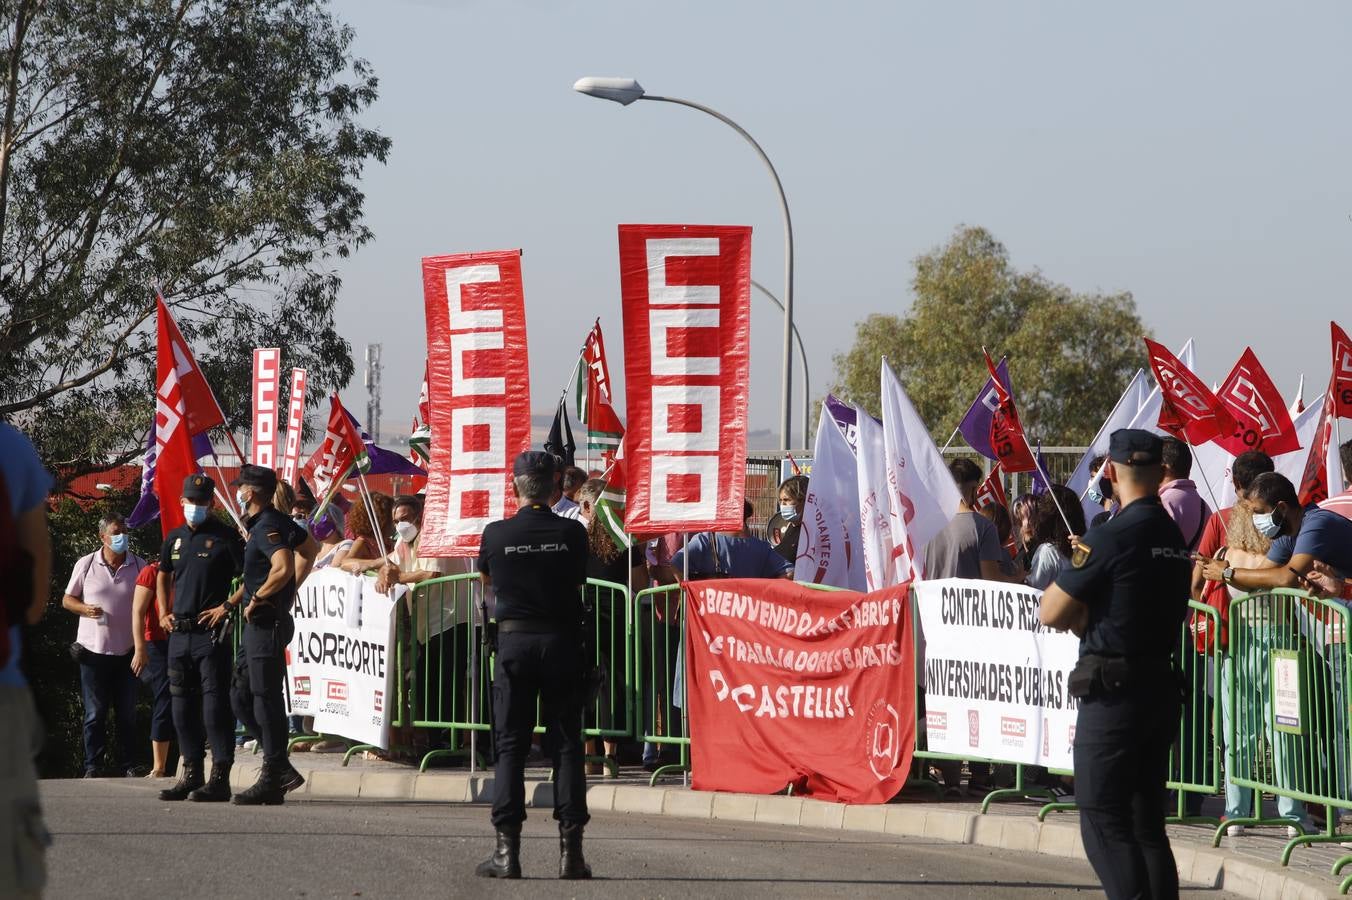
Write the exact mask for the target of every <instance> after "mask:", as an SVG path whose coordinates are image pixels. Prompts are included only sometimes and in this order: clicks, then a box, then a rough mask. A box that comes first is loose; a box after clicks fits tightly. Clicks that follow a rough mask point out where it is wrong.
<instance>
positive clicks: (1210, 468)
mask: <svg viewBox="0 0 1352 900" xmlns="http://www.w3.org/2000/svg"><path fill="white" fill-rule="evenodd" d="M1319 410H1320V405H1318V404H1317V405H1314V406H1310V407H1306V409H1305V411H1304V412H1302V413H1300V414H1299V415H1297V416H1294V417H1293V419H1292V421H1293V423H1294V424H1295V426H1296V437H1297V439H1299V441H1300V446H1301V449H1299V450H1292V451H1291V452H1290V453H1283V454H1281V455H1280V456H1274V457H1273V458H1272V464H1273V466H1274V468H1275V469H1276V471H1277V472H1278V473H1280V474H1282V475H1285V476H1286V477H1287V478H1289V479H1290V480H1291V483H1292V484H1294V485H1295V486H1296V490H1300V479H1301V478H1302V477H1303V476H1304V474H1305V459H1306V457H1307V456H1308V455H1309V447H1310V445H1311V444H1313V443H1314V441H1315V429H1316V428H1318V427H1319ZM1332 449H1333V448H1330V450H1332ZM1329 455H1330V456H1332V455H1333V454H1332V453H1330V454H1329ZM1234 462H1235V458H1234V456H1232V455H1231V454H1230V453H1228V452H1227V451H1226V450H1225V449H1224V448H1222V447H1221V446H1220V445H1219V444H1217V443H1216V442H1215V441H1208V442H1207V443H1205V444H1203V445H1201V446H1200V447H1193V448H1192V480H1193V481H1195V482H1197V490H1198V493H1200V494H1201V495H1202V499H1203V500H1205V501H1206V502H1207V503H1209V504H1211V505H1213V506H1214V505H1215V504H1217V503H1219V504H1220V509H1225V508H1226V507H1230V506H1234V505H1235V500H1236V497H1235V480H1234V477H1233V476H1232V475H1231V471H1230V468H1231V466H1233V465H1234ZM1213 493H1214V494H1215V500H1214V501H1213V500H1212V494H1213Z"/></svg>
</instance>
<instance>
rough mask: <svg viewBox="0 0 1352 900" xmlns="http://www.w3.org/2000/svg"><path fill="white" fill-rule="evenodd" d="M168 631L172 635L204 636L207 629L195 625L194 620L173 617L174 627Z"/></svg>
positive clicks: (203, 626) (195, 621)
mask: <svg viewBox="0 0 1352 900" xmlns="http://www.w3.org/2000/svg"><path fill="white" fill-rule="evenodd" d="M169 630H170V631H172V632H173V633H174V634H193V633H197V634H205V633H206V630H207V627H206V626H205V625H199V624H197V620H196V619H191V618H180V617H179V616H174V625H173V627H172V628H170V629H169Z"/></svg>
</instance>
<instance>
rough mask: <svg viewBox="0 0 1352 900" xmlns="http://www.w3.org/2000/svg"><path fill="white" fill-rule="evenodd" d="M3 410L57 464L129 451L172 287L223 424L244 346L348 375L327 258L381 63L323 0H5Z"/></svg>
mask: <svg viewBox="0 0 1352 900" xmlns="http://www.w3.org/2000/svg"><path fill="white" fill-rule="evenodd" d="M0 27H2V28H3V29H4V32H5V34H4V36H3V38H0V40H3V41H4V42H5V44H4V46H3V47H2V48H0V359H4V361H5V363H4V365H3V367H0V416H4V417H9V418H12V419H15V420H16V421H17V423H18V424H19V425H20V426H21V427H23V428H24V430H25V431H27V432H28V433H29V435H30V436H31V437H32V438H33V440H34V443H35V444H36V445H37V447H38V449H39V451H40V452H41V453H42V455H43V456H44V458H45V460H46V462H47V463H48V465H49V466H50V467H52V468H53V469H54V470H55V471H58V472H60V473H61V474H62V476H63V477H64V478H66V479H69V478H72V477H74V476H76V475H78V474H81V473H83V472H87V471H91V470H98V469H101V468H103V467H105V466H107V465H110V464H113V463H119V462H123V461H126V460H129V459H131V458H133V457H135V456H136V455H138V454H139V453H140V452H141V448H142V446H143V441H144V438H145V434H146V430H147V428H148V427H149V425H150V422H151V416H152V409H153V392H154V363H155V360H154V355H155V328H154V326H155V321H154V308H155V307H154V297H153V290H154V288H155V286H157V285H159V286H162V288H163V290H164V293H165V297H166V299H167V300H168V301H169V303H170V305H171V306H172V307H173V308H174V309H175V314H176V316H177V318H178V319H179V322H180V325H181V326H182V328H183V331H184V335H185V337H187V338H188V340H189V341H190V342H192V343H193V344H194V346H195V350H196V353H197V357H198V361H199V362H200V363H201V364H202V367H203V370H204V371H205V372H206V375H207V378H208V380H209V381H210V383H211V384H212V385H213V387H214V388H215V390H216V392H217V395H218V398H219V399H220V401H221V404H222V406H223V407H224V408H225V410H226V412H227V414H228V415H229V417H230V420H231V421H230V425H231V427H233V428H236V429H238V428H241V427H243V426H244V424H245V421H246V419H247V417H248V412H249V402H248V386H249V360H248V352H247V351H248V350H249V349H250V348H252V347H254V346H276V347H281V348H282V352H283V359H284V361H285V363H286V364H287V365H297V366H304V367H305V368H307V369H308V370H309V380H310V388H309V397H310V399H311V401H312V402H313V403H317V402H318V401H319V399H320V398H322V397H323V396H324V394H325V393H326V392H327V391H328V390H330V389H334V388H339V387H342V386H344V385H346V384H347V382H348V380H349V379H350V378H351V377H352V371H353V366H352V358H351V348H350V346H349V345H348V343H347V341H346V340H344V339H343V338H341V337H340V336H339V335H338V334H337V332H336V330H335V327H334V320H333V308H334V303H335V301H336V299H337V292H338V288H339V280H338V278H337V277H336V275H335V274H334V272H333V271H332V261H333V259H334V257H335V256H338V257H342V256H346V255H348V254H349V253H350V252H351V251H352V250H353V249H355V248H356V247H359V246H361V245H362V244H363V243H365V242H366V241H367V240H369V239H370V238H371V233H370V231H369V230H368V229H367V228H366V226H365V225H364V224H362V206H363V202H364V197H363V194H362V193H361V191H360V190H358V188H357V181H358V178H359V176H360V174H361V172H362V169H363V166H364V165H365V164H366V163H367V162H368V161H370V160H378V161H381V162H383V161H384V160H385V158H386V155H387V153H388V151H389V146H390V143H389V140H388V139H387V138H385V137H383V136H382V135H380V134H379V133H377V132H376V131H374V130H371V129H367V128H363V127H361V126H360V125H359V124H358V123H357V117H358V115H359V114H360V113H361V112H362V111H363V110H364V109H366V107H368V106H369V105H370V104H371V103H372V102H373V101H374V100H375V97H376V87H377V83H376V78H375V76H374V74H373V73H372V72H371V70H370V68H369V67H368V66H367V64H366V63H365V62H363V61H362V60H359V59H354V58H353V57H352V56H351V54H350V52H349V51H350V45H351V43H352V37H353V35H352V32H351V30H350V29H349V28H347V27H346V26H343V25H341V24H340V23H338V22H337V21H335V20H334V18H333V17H332V16H331V15H330V13H329V12H328V11H327V10H326V9H325V4H324V3H323V2H321V0H177V2H172V3H171V2H168V0H147V2H136V3H121V2H105V0H0Z"/></svg>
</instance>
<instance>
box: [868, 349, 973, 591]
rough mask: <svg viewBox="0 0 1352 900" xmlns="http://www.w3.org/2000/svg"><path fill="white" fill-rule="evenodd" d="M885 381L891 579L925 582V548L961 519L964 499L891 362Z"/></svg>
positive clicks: (884, 370)
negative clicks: (920, 579)
mask: <svg viewBox="0 0 1352 900" xmlns="http://www.w3.org/2000/svg"><path fill="white" fill-rule="evenodd" d="M880 377H881V379H882V393H881V397H882V405H883V453H884V456H885V458H886V460H887V499H888V522H889V524H890V526H891V532H892V540H893V542H894V544H895V546H894V547H893V550H892V569H893V573H892V577H893V579H894V581H893V583H894V584H900V583H902V582H905V581H910V580H913V579H915V578H919V577H921V574H922V573H923V571H924V559H923V554H924V550H925V545H926V544H928V543H929V542H930V540H931V539H933V538H934V537H935V536H936V535H937V534H938V533H939V532H941V531H943V530H944V528H945V527H947V525H948V523H949V521H951V520H952V518H953V517H954V516H955V515H957V513H958V505H959V504H960V503H961V502H962V494H961V493H960V492H959V491H958V486H957V485H956V484H954V483H953V476H952V475H951V474H949V471H948V466H947V465H945V464H944V457H943V454H941V453H940V452H939V448H938V447H936V446H934V440H933V439H932V438H931V437H930V434H929V429H928V428H926V427H925V423H924V421H923V420H922V419H921V418H920V414H919V413H917V412H916V411H915V406H914V405H913V404H912V403H911V398H910V397H908V396H906V390H905V389H904V388H903V387H902V386H901V382H900V381H898V380H897V375H896V373H895V372H893V371H892V367H891V366H889V365H888V364H887V360H886V359H884V360H883V361H882V371H881V373H880Z"/></svg>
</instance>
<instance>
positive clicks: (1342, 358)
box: [1329, 322, 1352, 418]
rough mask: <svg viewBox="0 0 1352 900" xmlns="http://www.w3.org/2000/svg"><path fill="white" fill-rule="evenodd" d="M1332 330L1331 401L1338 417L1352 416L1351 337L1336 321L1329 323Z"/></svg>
mask: <svg viewBox="0 0 1352 900" xmlns="http://www.w3.org/2000/svg"><path fill="white" fill-rule="evenodd" d="M1329 330H1330V331H1331V332H1333V402H1334V404H1335V409H1336V410H1337V414H1338V417H1339V418H1342V417H1345V416H1352V338H1348V336H1347V332H1345V331H1343V329H1342V328H1341V327H1340V326H1339V325H1338V323H1337V322H1330V323H1329Z"/></svg>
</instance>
